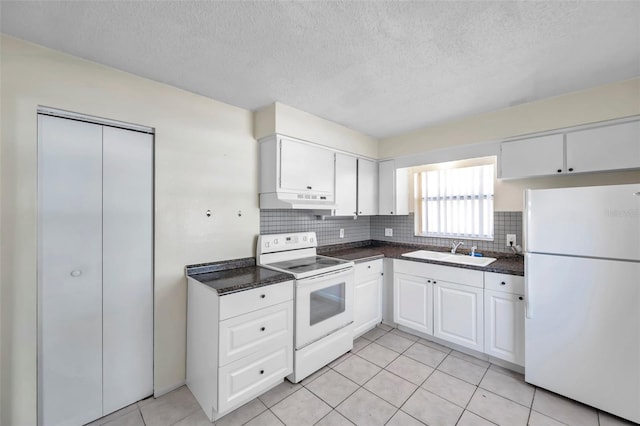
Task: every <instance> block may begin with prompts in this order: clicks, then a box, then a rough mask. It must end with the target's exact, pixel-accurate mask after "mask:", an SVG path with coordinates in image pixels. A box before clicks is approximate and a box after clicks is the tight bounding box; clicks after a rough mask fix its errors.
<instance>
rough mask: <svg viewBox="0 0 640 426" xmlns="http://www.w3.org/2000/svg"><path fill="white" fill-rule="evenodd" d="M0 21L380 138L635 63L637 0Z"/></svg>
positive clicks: (144, 11)
mask: <svg viewBox="0 0 640 426" xmlns="http://www.w3.org/2000/svg"><path fill="white" fill-rule="evenodd" d="M0 14H1V21H0V25H1V27H0V30H1V31H2V32H3V33H5V34H9V35H11V36H15V37H18V38H21V39H25V40H28V41H31V42H34V43H37V44H41V45H44V46H47V47H50V48H53V49H56V50H60V51H63V52H67V53H70V54H72V55H76V56H79V57H82V58H86V59H89V60H92V61H95V62H99V63H102V64H105V65H108V66H111V67H115V68H118V69H121V70H124V71H128V72H130V73H133V74H137V75H140V76H143V77H147V78H150V79H153V80H156V81H160V82H164V83H167V84H170V85H173V86H177V87H180V88H183V89H186V90H189V91H191V92H195V93H199V94H202V95H205V96H208V97H211V98H213V99H217V100H220V101H223V102H226V103H229V104H232V105H237V106H240V107H243V108H246V109H250V110H255V109H258V108H260V107H262V106H265V105H268V104H270V103H272V102H274V101H279V102H282V103H284V104H287V105H290V106H293V107H296V108H299V109H301V110H304V111H307V112H309V113H312V114H315V115H318V116H321V117H324V118H327V119H329V120H332V121H335V122H338V123H340V124H343V125H345V126H348V127H350V128H352V129H355V130H358V131H360V132H363V133H366V134H369V135H371V136H375V137H385V136H389V135H394V134H398V133H402V132H405V131H409V130H413V129H416V128H419V127H423V126H427V125H430V124H434V123H439V122H443V121H447V120H451V119H456V118H460V117H464V116H468V115H472V114H477V113H481V112H487V111H492V110H497V109H500V108H505V107H508V106H512V105H515V104H520V103H524V102H530V101H533V100H537V99H542V98H546V97H550V96H555V95H559V94H563V93H567V92H571V91H575V90H580V89H585V88H588V87H593V86H597V85H601V84H605V83H609V82H614V81H619V80H624V79H628V78H632V77H635V76H638V75H640V2H639V1H626V2H613V1H595V2H594V1H589V2H587V1H572V2H565V1H549V2H545V1H542V2H515V1H507V2H478V1H473V2H466V1H457V2H445V1H438V2H436V1H431V2H426V1H421V2H398V1H376V2H335V1H311V2H308V1H305V2H270V1H257V2H252V1H242V2H241V1H227V2H208V1H168V2H167V1H165V2H148V1H143V2H138V1H135V2H125V1H100V2H94V1H82V2H79V1H68V2H59V1H44V2H39V1H25V2H14V1H2V2H1V3H0Z"/></svg>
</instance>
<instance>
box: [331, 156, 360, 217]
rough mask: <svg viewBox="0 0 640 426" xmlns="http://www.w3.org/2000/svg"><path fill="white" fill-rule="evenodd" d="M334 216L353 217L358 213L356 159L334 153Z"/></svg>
mask: <svg viewBox="0 0 640 426" xmlns="http://www.w3.org/2000/svg"><path fill="white" fill-rule="evenodd" d="M335 155H336V192H335V195H336V198H335V200H336V209H335V215H336V216H353V215H357V214H358V211H357V210H356V209H357V205H356V201H357V193H358V159H357V158H356V157H353V156H351V155H347V154H342V153H339V152H336V154H335Z"/></svg>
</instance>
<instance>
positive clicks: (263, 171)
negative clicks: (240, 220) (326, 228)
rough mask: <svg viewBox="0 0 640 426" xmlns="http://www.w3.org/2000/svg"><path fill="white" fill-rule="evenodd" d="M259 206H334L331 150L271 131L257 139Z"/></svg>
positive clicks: (333, 173) (263, 207)
mask: <svg viewBox="0 0 640 426" xmlns="http://www.w3.org/2000/svg"><path fill="white" fill-rule="evenodd" d="M259 147H260V208H261V209H280V208H295V209H323V210H330V209H334V208H335V201H334V189H335V154H334V151H333V150H330V149H328V148H324V147H322V146H319V145H314V144H311V143H308V142H304V141H298V140H295V139H293V138H289V137H285V136H280V135H272V136H269V137H266V138H263V139H260V141H259Z"/></svg>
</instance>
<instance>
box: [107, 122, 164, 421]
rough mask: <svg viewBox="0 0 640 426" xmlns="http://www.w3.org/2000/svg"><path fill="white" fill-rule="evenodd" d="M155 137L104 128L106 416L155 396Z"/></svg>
mask: <svg viewBox="0 0 640 426" xmlns="http://www.w3.org/2000/svg"><path fill="white" fill-rule="evenodd" d="M152 161H153V136H152V135H150V134H146V133H140V132H134V131H130V130H122V129H117V128H113V127H106V126H105V127H104V139H103V167H104V177H103V197H102V200H103V262H104V263H103V271H104V272H103V297H104V299H103V301H104V303H103V312H104V317H103V324H104V327H103V330H104V336H103V337H104V338H103V345H104V375H103V379H104V388H103V389H104V413H105V414H107V413H110V412H112V411H115V410H117V409H119V408H122V407H124V406H125V405H128V404H131V403H132V402H135V401H138V400H140V399H142V398H144V397H146V396H149V395H151V394H152V393H153V363H152V360H153V287H152V273H153V271H152V265H153V263H152V262H153V260H152V255H153V247H152V244H153V228H152V227H153V220H152V218H153V199H152V194H153V163H152Z"/></svg>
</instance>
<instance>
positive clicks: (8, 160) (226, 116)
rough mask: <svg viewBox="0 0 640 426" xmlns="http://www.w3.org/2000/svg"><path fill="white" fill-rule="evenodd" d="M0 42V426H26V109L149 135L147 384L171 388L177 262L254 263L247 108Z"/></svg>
mask: <svg viewBox="0 0 640 426" xmlns="http://www.w3.org/2000/svg"><path fill="white" fill-rule="evenodd" d="M0 43H1V44H0V46H1V50H0V55H1V56H0V63H1V70H0V71H1V80H0V85H1V87H2V104H1V107H2V116H1V129H2V134H1V139H0V140H1V147H0V148H1V149H0V160H1V163H0V176H1V178H0V181H1V186H0V191H1V192H0V196H1V198H0V202H1V210H0V211H1V214H0V219H1V224H0V235H1V236H2V238H1V241H0V250H1V254H2V259H1V263H0V273H1V286H2V287H1V289H0V295H1V299H0V300H1V302H2V307H1V311H0V312H1V315H2V317H1V327H2V328H1V335H2V336H1V341H0V344H1V346H0V355H1V358H0V361H1V363H2V364H1V365H0V367H1V368H0V370H1V371H2V373H1V374H2V376H1V377H0V392H1V394H0V395H1V400H2V402H1V404H2V405H1V406H0V413H1V414H0V424H2V425H12V426H19V425H34V424H36V336H37V327H36V143H37V134H36V131H37V126H36V109H37V107H38V105H43V106H49V107H54V108H60V109H64V110H69V111H75V112H80V113H84V114H89V115H94V116H99V117H105V118H110V119H114V120H121V121H126V122H131V123H136V124H141V125H145V126H150V127H154V128H155V129H156V137H155V220H156V222H155V326H154V332H155V350H154V352H155V361H154V362H155V366H154V370H155V371H154V382H155V383H154V386H155V389H156V392H158V391H162V390H165V389H168V388H170V387H172V386H176V385H179V384H181V383H182V382H183V381H184V378H185V330H186V314H185V311H186V280H185V278H184V266H185V265H186V264H192V263H200V262H208V261H215V260H221V259H232V258H239V257H249V256H254V250H255V247H254V244H255V236H256V235H257V234H258V233H259V210H258V197H257V192H258V191H257V188H258V177H257V146H256V142H255V140H254V139H253V128H252V126H253V125H252V120H253V118H252V114H251V112H249V111H246V110H243V109H240V108H236V107H232V106H229V105H226V104H223V103H220V102H216V101H213V100H211V99H207V98H204V97H201V96H197V95H194V94H191V93H188V92H185V91H182V90H178V89H176V88H173V87H169V86H166V85H163V84H160V83H156V82H153V81H150V80H146V79H143V78H140V77H136V76H133V75H131V74H127V73H124V72H120V71H117V70H114V69H110V68H107V67H103V66H100V65H97V64H94V63H91V62H88V61H83V60H80V59H78V58H75V57H72V56H68V55H64V54H61V53H59V52H55V51H52V50H48V49H45V48H42V47H39V46H35V45H32V44H28V43H25V42H22V41H19V40H16V39H12V38H9V37H5V36H2V38H1V39H0ZM207 209H211V210H212V211H213V216H212V217H211V218H207V217H206V216H205V211H206V210H207ZM239 210H241V211H242V216H238V214H237V213H238V211H239Z"/></svg>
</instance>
